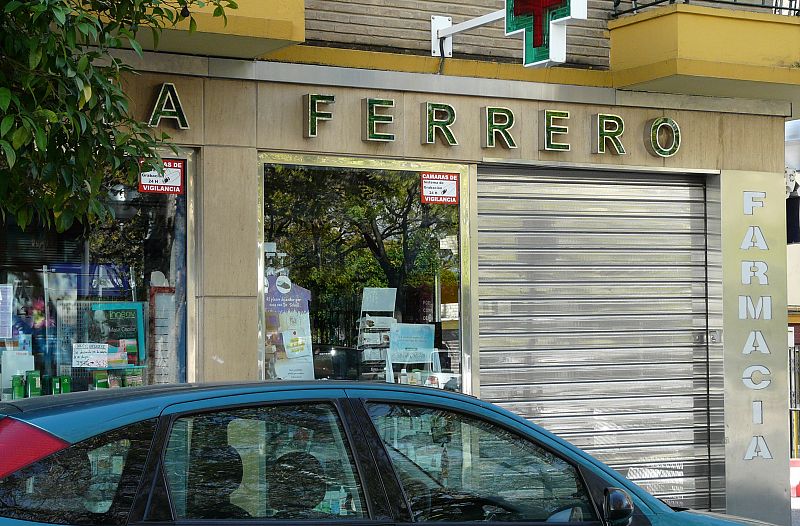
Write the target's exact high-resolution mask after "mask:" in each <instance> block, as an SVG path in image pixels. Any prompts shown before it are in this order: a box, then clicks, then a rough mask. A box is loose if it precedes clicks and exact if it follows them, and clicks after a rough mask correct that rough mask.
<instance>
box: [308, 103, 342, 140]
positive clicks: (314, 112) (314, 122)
mask: <svg viewBox="0 0 800 526" xmlns="http://www.w3.org/2000/svg"><path fill="white" fill-rule="evenodd" d="M334 102H336V97H335V96H333V95H319V94H316V93H309V94H308V95H303V136H304V137H306V138H307V139H312V138H314V137H316V136H317V134H318V132H319V128H318V127H319V121H329V120H332V119H333V112H330V111H323V110H321V109H320V105H321V104H326V105H327V104H333V103H334Z"/></svg>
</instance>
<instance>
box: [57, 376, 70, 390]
mask: <svg viewBox="0 0 800 526" xmlns="http://www.w3.org/2000/svg"><path fill="white" fill-rule="evenodd" d="M58 378H59V381H60V382H61V394H66V393H71V392H72V377H71V376H59V377H58Z"/></svg>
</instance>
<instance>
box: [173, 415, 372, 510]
mask: <svg viewBox="0 0 800 526" xmlns="http://www.w3.org/2000/svg"><path fill="white" fill-rule="evenodd" d="M164 469H165V473H166V479H167V486H168V488H169V492H170V496H171V501H172V503H173V506H174V511H175V515H176V519H218V520H219V519H275V520H302V519H324V520H335V519H349V518H364V517H366V515H367V513H366V511H365V506H364V498H363V492H362V490H361V486H360V482H359V479H358V475H357V471H356V468H355V464H354V462H353V456H352V454H351V452H350V448H349V446H348V445H347V440H346V437H345V434H344V432H343V430H342V426H341V423H340V421H339V417H338V415H337V413H336V411H335V408H334V407H333V406H332V405H328V404H307V405H279V406H265V407H247V408H241V409H231V410H225V411H219V412H212V413H202V414H195V415H187V416H182V417H180V418H178V419H177V420H176V421H175V423H174V425H173V426H172V429H171V431H170V437H169V442H168V444H167V449H166V451H165V455H164Z"/></svg>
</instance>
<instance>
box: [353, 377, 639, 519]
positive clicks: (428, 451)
mask: <svg viewBox="0 0 800 526" xmlns="http://www.w3.org/2000/svg"><path fill="white" fill-rule="evenodd" d="M348 396H349V397H351V398H352V399H354V400H357V401H358V404H359V406H360V409H359V412H360V415H361V416H360V418H361V419H362V420H363V422H364V424H363V427H364V429H368V432H369V433H370V434H371V435H372V436H371V438H370V443H371V444H372V447H373V448H375V449H376V450H377V453H376V458H378V459H379V461H380V462H382V463H383V465H384V469H383V470H382V471H383V472H384V473H385V478H387V479H391V480H387V481H385V484H387V487H388V486H389V485H392V484H394V485H395V486H397V487H398V488H399V490H398V492H397V494H398V495H400V496H401V498H402V500H403V506H404V507H405V516H404V519H403V522H408V523H410V522H416V523H429V522H437V523H443V522H444V523H453V524H458V523H468V522H476V521H480V522H489V523H494V524H503V523H512V522H513V523H514V524H517V525H518V524H528V525H544V524H553V523H568V524H583V525H587V526H588V525H601V524H602V521H601V520H600V517H601V506H602V497H601V498H600V499H598V498H597V496H596V494H595V492H594V491H593V488H592V487H591V486H590V483H593V484H595V485H596V484H597V482H598V481H597V476H596V475H595V474H593V475H592V478H593V480H592V481H587V480H586V478H585V477H584V470H582V469H581V464H580V462H576V460H575V459H573V458H571V457H570V455H569V453H568V452H567V451H565V450H563V449H561V448H559V447H558V445H557V444H556V443H554V442H552V441H551V442H550V443H548V441H547V440H541V439H538V438H537V437H535V436H533V435H532V434H531V433H529V432H525V431H524V430H522V429H521V428H520V424H519V423H518V422H516V421H515V420H513V419H510V418H508V417H506V416H504V415H502V414H500V413H497V412H494V411H491V410H489V409H487V406H486V405H485V404H484V405H481V404H470V403H468V402H465V401H464V399H456V398H448V397H443V396H438V395H425V394H421V393H419V392H413V393H412V392H402V391H394V390H393V391H392V392H390V393H389V392H381V391H380V390H371V389H363V390H348ZM541 438H542V439H546V438H547V437H546V436H544V435H542V436H541ZM379 465H380V464H379ZM601 495H602V493H601ZM631 524H641V525H646V524H650V522H649V521H648V520H647V518H646V517H645V516H644V515H643V514H642V513H641V512H639V513H637V516H636V517H634V520H633V521H632V522H631Z"/></svg>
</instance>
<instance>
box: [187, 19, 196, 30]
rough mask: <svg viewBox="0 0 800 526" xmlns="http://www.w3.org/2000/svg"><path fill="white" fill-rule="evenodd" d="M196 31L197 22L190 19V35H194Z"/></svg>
mask: <svg viewBox="0 0 800 526" xmlns="http://www.w3.org/2000/svg"><path fill="white" fill-rule="evenodd" d="M195 31H197V22H196V21H195V19H194V17H191V18H190V19H189V33H194V32H195Z"/></svg>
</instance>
